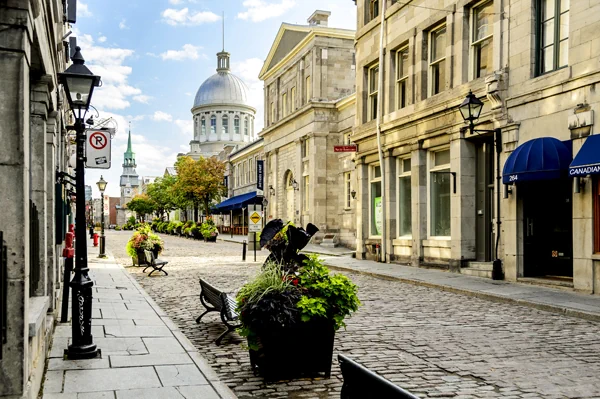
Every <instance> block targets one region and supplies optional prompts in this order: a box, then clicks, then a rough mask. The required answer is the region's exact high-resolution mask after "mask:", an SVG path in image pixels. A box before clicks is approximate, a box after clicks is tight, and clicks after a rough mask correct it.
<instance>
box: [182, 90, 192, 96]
mask: <svg viewBox="0 0 600 399" xmlns="http://www.w3.org/2000/svg"><path fill="white" fill-rule="evenodd" d="M183 94H185V95H186V96H191V95H192V93H190V92H189V91H186V92H185V93H183Z"/></svg>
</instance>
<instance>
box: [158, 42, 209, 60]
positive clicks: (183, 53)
mask: <svg viewBox="0 0 600 399" xmlns="http://www.w3.org/2000/svg"><path fill="white" fill-rule="evenodd" d="M201 48H202V47H200V46H193V45H191V44H184V45H183V47H182V48H181V50H168V51H165V52H164V53H161V54H160V58H162V59H163V60H174V61H183V60H197V59H198V57H199V56H200V54H199V53H198V50H200V49H201Z"/></svg>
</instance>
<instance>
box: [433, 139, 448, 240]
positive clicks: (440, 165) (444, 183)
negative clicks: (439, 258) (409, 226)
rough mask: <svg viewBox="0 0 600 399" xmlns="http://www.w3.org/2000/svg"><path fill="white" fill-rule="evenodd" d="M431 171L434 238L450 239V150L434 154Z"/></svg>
mask: <svg viewBox="0 0 600 399" xmlns="http://www.w3.org/2000/svg"><path fill="white" fill-rule="evenodd" d="M430 154H431V158H430V169H429V195H430V197H429V199H430V209H429V216H430V225H429V235H430V236H432V237H450V180H451V177H452V175H451V174H450V150H443V151H438V152H432V153H430Z"/></svg>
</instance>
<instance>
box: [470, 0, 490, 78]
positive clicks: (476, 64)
mask: <svg viewBox="0 0 600 399" xmlns="http://www.w3.org/2000/svg"><path fill="white" fill-rule="evenodd" d="M493 23H494V2H493V1H484V2H482V3H479V4H477V5H476V6H475V7H473V9H472V11H471V27H472V29H471V54H472V60H473V66H472V68H473V77H474V78H480V77H482V76H486V75H489V74H490V73H492V72H493V70H494V62H493V61H494V59H493V57H494V55H493V44H494V40H493V39H494V27H493Z"/></svg>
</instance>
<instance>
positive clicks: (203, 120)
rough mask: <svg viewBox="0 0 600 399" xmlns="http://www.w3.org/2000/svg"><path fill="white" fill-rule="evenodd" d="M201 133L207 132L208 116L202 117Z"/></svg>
mask: <svg viewBox="0 0 600 399" xmlns="http://www.w3.org/2000/svg"><path fill="white" fill-rule="evenodd" d="M200 134H206V118H205V117H202V119H200Z"/></svg>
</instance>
